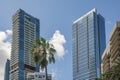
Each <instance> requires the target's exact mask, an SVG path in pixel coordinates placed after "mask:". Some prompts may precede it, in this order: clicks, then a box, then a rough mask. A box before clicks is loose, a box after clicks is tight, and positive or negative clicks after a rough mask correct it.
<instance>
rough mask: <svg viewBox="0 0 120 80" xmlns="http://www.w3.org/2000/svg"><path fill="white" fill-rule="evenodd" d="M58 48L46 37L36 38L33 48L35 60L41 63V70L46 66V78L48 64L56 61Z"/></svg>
mask: <svg viewBox="0 0 120 80" xmlns="http://www.w3.org/2000/svg"><path fill="white" fill-rule="evenodd" d="M55 53H56V50H55V49H54V46H53V45H52V44H51V43H50V42H49V41H46V40H45V39H44V38H40V39H36V41H35V46H34V48H33V49H32V56H33V60H34V62H35V63H36V64H40V67H41V70H42V71H43V70H44V68H45V73H46V80H48V78H47V65H48V63H55V57H54V54H55Z"/></svg>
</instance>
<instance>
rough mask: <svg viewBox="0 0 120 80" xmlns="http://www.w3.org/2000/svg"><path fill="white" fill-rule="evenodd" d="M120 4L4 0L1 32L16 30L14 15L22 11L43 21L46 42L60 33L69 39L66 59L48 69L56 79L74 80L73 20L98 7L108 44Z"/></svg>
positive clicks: (88, 0)
mask: <svg viewBox="0 0 120 80" xmlns="http://www.w3.org/2000/svg"><path fill="white" fill-rule="evenodd" d="M119 3H120V0H0V31H5V30H7V29H11V28H12V19H11V18H12V15H13V14H14V13H15V12H16V11H17V10H18V9H20V8H21V9H23V10H25V11H26V12H27V13H29V14H31V15H33V16H34V17H37V18H38V19H40V26H41V32H40V33H41V35H42V36H43V37H45V38H46V39H50V38H51V37H52V36H53V34H54V32H55V31H56V30H59V31H60V32H61V34H63V35H64V37H65V39H66V44H65V45H64V46H65V50H67V52H66V54H65V55H64V57H63V58H62V59H60V58H57V60H56V63H55V64H54V65H53V64H52V65H49V68H48V70H49V72H51V71H52V72H54V74H55V78H54V80H72V23H73V21H74V20H76V19H77V18H79V17H80V16H82V15H84V14H85V13H87V12H88V11H90V10H91V9H93V8H96V9H97V11H98V13H100V14H101V15H102V16H103V17H104V18H105V20H106V41H107V42H108V38H109V34H110V32H111V30H112V27H113V25H114V24H115V22H116V21H119V20H120V17H119V16H120V5H119ZM0 56H1V53H0ZM0 58H1V57H0ZM0 65H1V64H0ZM0 74H1V73H0ZM0 80H2V79H1V78H0Z"/></svg>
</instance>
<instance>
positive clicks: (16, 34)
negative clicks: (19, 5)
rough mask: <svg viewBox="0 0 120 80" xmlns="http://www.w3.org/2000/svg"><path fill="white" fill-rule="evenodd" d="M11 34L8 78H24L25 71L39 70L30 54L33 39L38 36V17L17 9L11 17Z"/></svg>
mask: <svg viewBox="0 0 120 80" xmlns="http://www.w3.org/2000/svg"><path fill="white" fill-rule="evenodd" d="M12 20H13V36H12V52H11V64H10V80H25V77H26V74H27V72H35V71H37V72H38V71H39V66H36V65H35V63H34V61H33V59H32V56H31V49H32V47H33V44H34V40H35V39H36V38H39V34H40V32H39V19H37V18H34V17H33V16H31V15H29V14H28V13H26V12H25V11H23V10H21V9H20V10H18V11H17V12H16V14H15V15H13V17H12Z"/></svg>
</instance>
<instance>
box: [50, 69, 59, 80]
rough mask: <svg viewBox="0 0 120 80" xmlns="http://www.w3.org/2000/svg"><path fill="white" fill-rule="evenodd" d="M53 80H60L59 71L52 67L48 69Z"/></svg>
mask: <svg viewBox="0 0 120 80" xmlns="http://www.w3.org/2000/svg"><path fill="white" fill-rule="evenodd" d="M50 74H51V75H52V79H53V80H60V77H61V72H60V71H59V70H58V69H57V68H53V69H51V71H50Z"/></svg>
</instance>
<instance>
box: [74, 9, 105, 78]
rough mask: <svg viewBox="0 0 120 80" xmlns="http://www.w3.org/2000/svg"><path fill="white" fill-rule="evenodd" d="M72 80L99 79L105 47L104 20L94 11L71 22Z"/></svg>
mask: <svg viewBox="0 0 120 80" xmlns="http://www.w3.org/2000/svg"><path fill="white" fill-rule="evenodd" d="M72 42H73V43H72V47H73V48H72V49H73V80H94V79H95V78H97V77H100V71H101V56H102V53H103V51H104V49H105V46H106V41H105V20H104V18H103V17H102V16H101V15H100V14H97V11H96V9H93V10H91V11H90V12H88V13H87V14H85V15H84V16H82V17H80V18H79V19H77V20H76V21H74V22H73V26H72Z"/></svg>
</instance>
